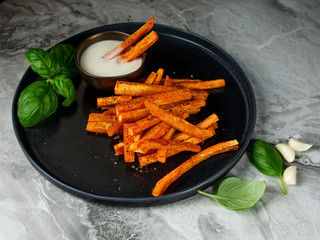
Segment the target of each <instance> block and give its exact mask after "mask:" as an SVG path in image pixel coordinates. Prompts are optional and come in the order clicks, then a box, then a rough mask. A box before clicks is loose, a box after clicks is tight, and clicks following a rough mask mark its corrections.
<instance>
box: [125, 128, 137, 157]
mask: <svg viewBox="0 0 320 240" xmlns="http://www.w3.org/2000/svg"><path fill="white" fill-rule="evenodd" d="M128 125H129V124H124V125H123V142H124V146H123V150H124V161H125V162H134V158H135V154H134V152H133V151H130V149H129V147H130V145H131V144H132V143H133V142H134V137H133V136H131V135H129V134H128Z"/></svg>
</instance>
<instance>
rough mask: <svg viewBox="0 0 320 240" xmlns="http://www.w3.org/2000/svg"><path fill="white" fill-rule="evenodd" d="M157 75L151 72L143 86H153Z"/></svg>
mask: <svg viewBox="0 0 320 240" xmlns="http://www.w3.org/2000/svg"><path fill="white" fill-rule="evenodd" d="M156 76H157V74H156V73H155V72H151V73H150V75H149V76H148V77H147V79H146V80H145V82H144V83H145V84H153V82H154V80H155V79H156Z"/></svg>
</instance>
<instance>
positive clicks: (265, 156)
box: [247, 139, 287, 194]
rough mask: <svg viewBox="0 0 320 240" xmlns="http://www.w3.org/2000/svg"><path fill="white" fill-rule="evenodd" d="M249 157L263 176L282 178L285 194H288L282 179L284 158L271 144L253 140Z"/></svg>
mask: <svg viewBox="0 0 320 240" xmlns="http://www.w3.org/2000/svg"><path fill="white" fill-rule="evenodd" d="M247 152H248V156H249V159H250V161H251V163H252V164H253V165H254V166H255V167H256V168H257V169H258V170H259V171H260V172H261V173H263V174H265V175H269V176H278V177H279V178H280V181H281V184H282V189H283V193H284V194H287V192H286V188H285V186H284V183H283V179H282V172H283V165H282V163H283V162H282V158H281V156H280V154H279V153H278V152H277V150H276V149H275V148H274V147H273V146H272V145H271V144H269V143H267V142H265V141H261V140H256V139H254V140H251V141H250V144H249V147H248V150H247Z"/></svg>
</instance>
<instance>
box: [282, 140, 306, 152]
mask: <svg viewBox="0 0 320 240" xmlns="http://www.w3.org/2000/svg"><path fill="white" fill-rule="evenodd" d="M288 144H289V146H290V147H292V148H293V150H295V151H296V152H304V151H307V150H308V149H309V148H311V147H312V145H311V144H308V143H303V142H300V141H299V140H297V139H294V138H290V139H289V142H288Z"/></svg>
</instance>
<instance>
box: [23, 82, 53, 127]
mask: <svg viewBox="0 0 320 240" xmlns="http://www.w3.org/2000/svg"><path fill="white" fill-rule="evenodd" d="M57 107H58V98H57V95H56V94H55V92H54V91H53V89H52V88H51V87H50V85H49V83H47V82H46V81H39V82H34V83H31V84H30V85H29V86H28V87H26V88H25V89H24V90H23V91H22V92H21V94H20V97H19V100H18V111H17V115H18V118H19V121H20V123H21V125H22V126H23V127H32V126H34V125H36V124H37V123H39V122H41V121H42V120H44V119H46V118H47V117H49V116H50V115H51V114H53V113H54V112H55V111H56V109H57Z"/></svg>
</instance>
